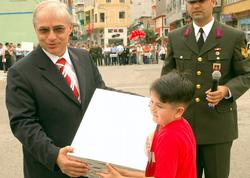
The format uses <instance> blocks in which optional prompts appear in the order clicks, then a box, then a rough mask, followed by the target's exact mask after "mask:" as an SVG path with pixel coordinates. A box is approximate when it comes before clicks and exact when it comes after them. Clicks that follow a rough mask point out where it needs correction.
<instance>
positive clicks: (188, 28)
mask: <svg viewBox="0 0 250 178" xmlns="http://www.w3.org/2000/svg"><path fill="white" fill-rule="evenodd" d="M190 34H191V28H190V27H189V26H188V27H187V28H186V31H185V33H184V36H185V37H186V38H187V37H189V35H190Z"/></svg>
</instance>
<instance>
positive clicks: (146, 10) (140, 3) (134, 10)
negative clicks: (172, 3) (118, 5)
mask: <svg viewBox="0 0 250 178" xmlns="http://www.w3.org/2000/svg"><path fill="white" fill-rule="evenodd" d="M151 8H152V0H131V6H130V14H131V21H132V22H133V21H134V20H136V19H139V18H141V17H152V11H151Z"/></svg>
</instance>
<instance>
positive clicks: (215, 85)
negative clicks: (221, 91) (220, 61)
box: [211, 70, 221, 91]
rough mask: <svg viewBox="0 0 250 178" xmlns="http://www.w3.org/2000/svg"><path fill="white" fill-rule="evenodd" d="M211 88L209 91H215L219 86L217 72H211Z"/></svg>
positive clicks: (219, 75)
mask: <svg viewBox="0 0 250 178" xmlns="http://www.w3.org/2000/svg"><path fill="white" fill-rule="evenodd" d="M212 78H213V80H212V87H211V91H216V90H217V89H218V85H219V80H220V78H221V73H220V71H218V70H215V71H213V73H212Z"/></svg>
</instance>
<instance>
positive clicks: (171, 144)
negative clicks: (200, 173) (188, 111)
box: [146, 118, 196, 178]
mask: <svg viewBox="0 0 250 178" xmlns="http://www.w3.org/2000/svg"><path fill="white" fill-rule="evenodd" d="M151 151H152V152H153V153H154V156H155V164H154V163H153V164H148V166H147V168H146V176H147V177H149V176H153V177H155V178H196V142H195V138H194V134H193V132H192V129H191V127H190V125H189V124H188V122H187V121H186V120H185V119H183V118H182V119H179V120H176V121H173V122H171V123H169V124H168V125H166V126H164V127H163V128H161V129H160V131H159V132H156V133H155V136H154V139H153V143H152V149H151ZM150 173H151V175H150Z"/></svg>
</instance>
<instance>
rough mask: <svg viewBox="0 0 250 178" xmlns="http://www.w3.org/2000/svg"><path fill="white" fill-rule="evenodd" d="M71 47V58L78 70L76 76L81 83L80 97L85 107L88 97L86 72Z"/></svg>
mask: <svg viewBox="0 0 250 178" xmlns="http://www.w3.org/2000/svg"><path fill="white" fill-rule="evenodd" d="M68 49H69V55H70V59H71V61H72V64H73V66H74V69H75V72H76V76H77V79H78V84H79V90H80V97H81V102H82V107H83V103H84V100H85V99H86V96H85V95H86V90H87V89H86V76H87V75H86V74H85V73H84V70H82V69H83V68H84V66H83V63H82V62H81V61H80V59H79V57H78V56H77V55H76V54H75V53H73V52H72V50H71V48H68Z"/></svg>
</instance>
